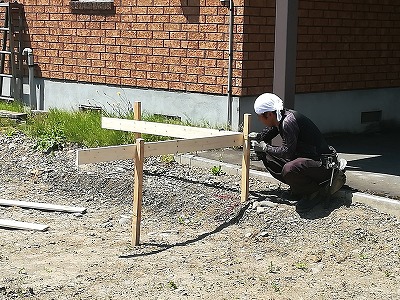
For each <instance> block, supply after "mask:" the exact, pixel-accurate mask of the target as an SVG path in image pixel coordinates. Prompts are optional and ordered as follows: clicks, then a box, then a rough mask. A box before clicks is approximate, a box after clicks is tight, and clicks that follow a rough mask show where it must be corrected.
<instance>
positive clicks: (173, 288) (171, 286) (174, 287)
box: [167, 280, 178, 290]
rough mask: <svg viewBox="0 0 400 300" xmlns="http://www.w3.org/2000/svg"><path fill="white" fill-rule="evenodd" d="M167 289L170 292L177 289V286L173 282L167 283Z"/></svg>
mask: <svg viewBox="0 0 400 300" xmlns="http://www.w3.org/2000/svg"><path fill="white" fill-rule="evenodd" d="M167 285H168V287H169V288H170V289H172V290H176V289H177V288H178V286H177V285H176V283H175V282H173V281H172V280H170V281H168V284H167Z"/></svg>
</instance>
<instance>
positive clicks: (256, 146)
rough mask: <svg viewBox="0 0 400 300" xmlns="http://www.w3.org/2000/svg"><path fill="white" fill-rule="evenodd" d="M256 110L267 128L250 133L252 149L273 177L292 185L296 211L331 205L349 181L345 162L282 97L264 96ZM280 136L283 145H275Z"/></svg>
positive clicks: (314, 127) (313, 126)
mask: <svg viewBox="0 0 400 300" xmlns="http://www.w3.org/2000/svg"><path fill="white" fill-rule="evenodd" d="M254 110H255V112H256V113H257V115H258V118H259V120H260V121H261V122H262V123H263V124H264V125H266V127H265V129H263V131H262V132H260V133H255V132H252V133H250V135H249V138H250V140H251V144H252V148H253V150H254V151H255V154H256V157H257V159H258V160H262V161H263V163H264V165H265V167H266V168H267V170H268V171H269V172H270V174H271V175H272V176H273V177H275V178H276V179H278V180H279V181H281V182H283V183H285V184H287V185H289V186H290V195H289V197H288V198H289V199H290V200H295V201H297V202H296V211H297V212H299V213H304V212H307V211H309V210H310V209H312V208H313V207H314V206H315V205H317V204H319V203H321V202H324V203H328V201H329V200H330V196H331V195H333V194H334V193H335V192H337V191H338V190H339V189H340V188H341V187H342V186H343V185H344V183H345V182H346V176H345V175H344V173H343V169H344V167H345V160H340V161H339V160H338V156H337V154H336V151H335V149H334V148H333V147H331V146H329V145H328V144H327V142H326V141H325V139H324V137H323V136H322V134H321V132H320V130H319V129H318V128H317V126H316V125H315V124H314V123H313V122H312V121H311V120H310V119H308V118H307V117H306V116H304V115H302V114H300V113H299V112H296V111H293V110H288V109H284V108H283V102H282V100H281V99H280V98H279V97H278V96H276V95H274V94H270V93H265V94H262V95H260V96H259V97H258V98H257V99H256V101H255V103H254ZM278 134H279V135H280V136H281V138H282V145H281V146H272V145H271V140H272V139H273V138H274V137H276V136H277V135H278Z"/></svg>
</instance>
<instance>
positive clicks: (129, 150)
mask: <svg viewBox="0 0 400 300" xmlns="http://www.w3.org/2000/svg"><path fill="white" fill-rule="evenodd" d="M135 149H136V144H129V145H121V146H109V147H98V148H88V149H81V150H78V151H77V152H76V164H77V165H78V166H79V165H84V164H93V163H99V162H106V161H114V160H123V159H133V156H134V153H135V152H134V151H135Z"/></svg>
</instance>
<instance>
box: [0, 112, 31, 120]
mask: <svg viewBox="0 0 400 300" xmlns="http://www.w3.org/2000/svg"><path fill="white" fill-rule="evenodd" d="M0 117H1V118H9V119H19V120H25V119H26V118H27V114H26V113H21V112H15V111H8V110H0Z"/></svg>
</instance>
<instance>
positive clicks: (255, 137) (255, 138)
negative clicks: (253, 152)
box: [249, 132, 261, 142]
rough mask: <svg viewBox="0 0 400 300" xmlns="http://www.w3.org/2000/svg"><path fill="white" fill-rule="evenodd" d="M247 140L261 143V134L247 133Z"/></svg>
mask: <svg viewBox="0 0 400 300" xmlns="http://www.w3.org/2000/svg"><path fill="white" fill-rule="evenodd" d="M249 140H250V141H257V142H259V141H261V133H258V132H250V133H249Z"/></svg>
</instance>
